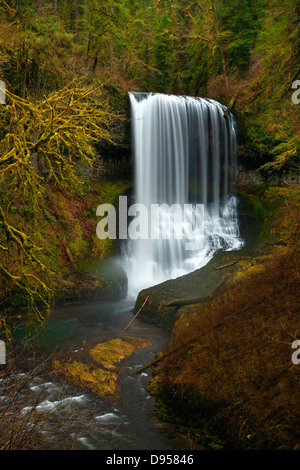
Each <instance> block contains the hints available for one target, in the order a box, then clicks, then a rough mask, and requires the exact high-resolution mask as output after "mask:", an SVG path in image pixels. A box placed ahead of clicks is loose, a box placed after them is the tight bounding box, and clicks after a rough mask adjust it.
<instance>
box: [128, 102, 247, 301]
mask: <svg viewBox="0 0 300 470" xmlns="http://www.w3.org/2000/svg"><path fill="white" fill-rule="evenodd" d="M129 97H130V104H131V115H132V136H133V152H134V167H135V194H134V198H135V202H136V203H139V204H143V205H144V206H145V207H147V208H148V212H149V214H151V207H153V205H154V204H159V205H163V204H164V205H168V206H169V207H170V206H172V205H173V204H176V205H179V206H180V207H182V208H183V207H185V206H184V205H188V206H187V214H188V216H187V219H186V221H185V219H183V221H180V220H177V219H176V217H173V218H172V217H171V219H172V224H173V225H172V235H173V236H171V237H170V236H169V237H166V236H165V235H164V232H163V229H164V220H167V219H164V218H163V215H161V218H160V219H159V220H157V219H156V225H157V227H156V229H157V230H159V236H158V237H156V238H154V239H153V237H152V238H151V237H150V236H148V238H147V239H143V238H138V239H135V240H129V241H128V242H127V244H126V249H125V251H126V252H125V256H124V268H125V270H126V272H127V276H128V286H129V295H130V294H132V295H136V294H137V293H138V292H139V291H140V290H141V289H143V288H146V287H149V286H152V285H155V284H158V283H160V282H163V281H165V280H167V279H171V278H176V277H178V276H180V275H183V274H186V273H188V272H192V271H194V270H195V269H198V268H200V267H202V266H204V265H205V264H206V263H207V262H208V261H209V260H210V259H211V258H212V257H213V255H214V254H215V253H216V252H217V251H219V250H227V251H229V250H236V249H239V248H240V247H241V246H242V244H243V242H242V240H241V239H240V237H239V228H238V221H237V207H236V206H237V203H236V198H235V197H234V195H233V194H232V190H233V183H234V173H235V167H236V126H235V120H234V117H233V116H232V114H231V113H230V114H229V115H228V116H226V117H224V113H225V111H226V107H224V106H222V105H221V104H220V103H218V102H216V101H214V100H211V99H203V98H192V97H186V96H174V95H164V94H153V93H149V94H148V93H129ZM197 204H198V205H199V204H203V205H204V239H203V243H202V245H201V247H200V248H199V249H197V250H187V249H186V246H187V245H186V242H187V238H186V237H185V236H183V237H181V238H180V237H176V233H177V231H178V230H182V225H183V224H184V223H190V224H191V227H190V230H193V228H192V224H195V222H193V220H194V218H193V216H194V215H195V213H196V208H197V207H198V206H197ZM163 210H164V206H162V213H161V214H163ZM188 211H190V213H188ZM169 221H170V219H169ZM193 227H194V225H193ZM188 230H189V228H187V233H190V232H188ZM195 233H196V231H195ZM149 234H150V228H149ZM202 237H203V234H202ZM144 238H145V237H144ZM199 246H200V245H199Z"/></svg>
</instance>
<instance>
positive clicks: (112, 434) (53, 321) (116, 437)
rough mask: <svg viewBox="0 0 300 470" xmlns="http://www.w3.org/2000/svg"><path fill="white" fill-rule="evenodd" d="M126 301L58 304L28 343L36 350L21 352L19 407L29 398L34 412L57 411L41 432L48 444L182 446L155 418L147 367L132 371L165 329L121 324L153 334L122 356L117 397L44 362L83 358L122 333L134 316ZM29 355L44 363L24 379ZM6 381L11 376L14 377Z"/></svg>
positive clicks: (164, 337) (151, 353)
mask: <svg viewBox="0 0 300 470" xmlns="http://www.w3.org/2000/svg"><path fill="white" fill-rule="evenodd" d="M132 308H133V301H130V300H123V301H116V302H106V303H99V304H85V305H73V306H67V307H62V308H57V309H56V310H54V311H53V313H52V314H51V316H50V318H49V319H48V320H47V323H46V327H45V329H44V330H43V331H42V332H41V333H40V334H39V335H38V343H37V345H36V341H35V342H34V348H33V349H34V351H35V353H34V354H33V353H31V354H29V355H28V354H27V355H26V357H25V359H23V361H24V362H23V373H22V372H19V373H18V374H17V375H18V376H19V377H21V380H22V377H24V384H23V385H22V387H21V388H22V390H21V394H23V396H24V402H25V403H26V406H22V407H21V411H20V414H21V415H24V414H26V413H28V414H30V412H31V411H32V410H33V404H34V406H35V413H36V412H37V413H41V414H43V413H47V412H53V411H55V413H54V419H51V418H50V419H47V420H46V425H44V426H43V429H42V431H41V432H42V433H43V434H44V435H45V436H46V437H47V441H48V443H49V442H50V446H52V445H53V448H58V449H60V448H67V449H68V448H76V449H90V450H93V449H96V450H178V449H183V450H184V449H187V448H188V443H187V442H186V441H185V440H184V439H183V438H180V436H174V435H169V434H168V432H167V430H166V428H165V426H164V425H162V424H161V423H158V422H157V421H156V420H155V419H154V418H153V416H152V412H153V408H154V399H153V397H151V396H150V395H149V393H148V391H147V387H148V384H149V380H150V377H149V375H148V372H149V371H148V370H147V371H145V372H143V373H141V374H138V375H133V372H134V371H135V370H137V369H139V368H140V367H141V366H142V365H145V364H147V363H149V362H151V361H152V360H153V359H154V358H155V355H156V353H158V352H159V351H161V350H162V349H163V348H164V346H165V345H166V344H167V342H168V334H167V333H166V332H164V331H163V330H161V329H159V328H157V327H155V326H153V325H149V324H147V323H144V322H142V321H140V320H139V319H136V320H135V321H134V322H133V323H132V325H131V326H130V327H129V329H128V330H127V331H126V333H125V334H124V336H135V337H139V338H143V339H146V340H148V341H151V345H149V346H147V347H145V348H144V349H140V350H137V351H135V352H134V353H133V354H132V355H131V356H129V357H127V358H125V359H124V360H123V361H121V363H120V371H119V375H118V388H119V393H118V397H117V398H116V399H111V398H102V397H98V396H97V395H95V394H93V393H92V392H90V391H89V390H88V389H86V388H84V387H80V386H75V385H74V384H71V383H70V382H68V381H65V379H60V378H59V377H57V376H56V375H54V374H53V373H52V372H51V369H50V367H48V365H47V364H48V362H47V361H49V359H48V357H50V362H51V361H52V359H53V358H57V357H58V358H67V359H69V358H70V359H72V360H73V361H74V360H78V361H79V362H80V361H81V360H83V361H84V357H85V356H87V354H88V350H89V349H90V348H91V347H93V346H95V345H96V344H98V343H101V342H105V341H107V340H110V339H113V338H118V337H122V332H123V330H124V328H125V327H126V326H127V325H128V323H129V322H130V321H131V320H132V318H133V316H132ZM15 326H16V334H17V335H18V336H19V337H20V338H22V337H24V336H23V335H24V333H25V331H24V329H23V326H21V324H20V323H19V324H18V325H17V324H15ZM53 351H54V352H53ZM44 360H45V364H44V365H43V361H44ZM33 361H35V362H36V361H37V363H39V362H41V363H42V366H41V367H40V369H39V373H35V374H34V375H33V376H32V378H30V375H29V379H28V374H26V373H25V374H24V371H26V368H27V369H28V370H30V367H31V368H32V363H33ZM20 370H22V369H20ZM25 378H26V380H25ZM7 380H12V377H10V378H9V379H7ZM1 389H3V384H2V387H1ZM0 395H4V396H2V397H0V399H2V400H4V401H5V393H4V394H3V393H1V394H0ZM50 416H51V415H50ZM57 416H59V419H58V418H57ZM74 417H75V419H74ZM61 423H63V424H61ZM64 423H67V424H64ZM51 442H52V444H51ZM48 445H49V444H48Z"/></svg>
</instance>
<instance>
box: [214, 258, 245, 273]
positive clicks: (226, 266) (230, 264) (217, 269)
mask: <svg viewBox="0 0 300 470" xmlns="http://www.w3.org/2000/svg"><path fill="white" fill-rule="evenodd" d="M238 262H239V260H237V261H233V263H228V264H223V266H219V267H218V268H214V269H215V270H216V271H219V270H220V269H224V268H228V267H229V266H234V265H235V264H236V263H238Z"/></svg>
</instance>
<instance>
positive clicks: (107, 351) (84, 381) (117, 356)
mask: <svg viewBox="0 0 300 470" xmlns="http://www.w3.org/2000/svg"><path fill="white" fill-rule="evenodd" d="M150 344H151V343H150V342H149V341H146V340H144V339H141V338H132V337H125V338H122V339H121V338H115V339H112V340H110V341H107V342H105V343H99V344H97V345H96V346H94V347H93V348H91V349H90V350H89V357H90V363H88V364H87V363H86V362H88V361H86V362H85V363H83V362H79V361H72V360H68V361H65V360H55V361H53V370H54V372H55V373H56V374H59V375H64V376H65V377H66V378H67V379H68V380H70V381H71V382H73V383H74V384H76V385H79V386H82V387H86V388H88V389H89V390H91V391H92V392H93V393H96V394H97V395H101V396H112V397H115V396H117V392H118V387H117V378H118V366H119V363H120V362H121V361H122V360H123V359H125V358H126V357H128V356H130V355H131V354H132V353H133V352H134V351H136V350H137V349H142V348H145V347H146V346H148V345H150Z"/></svg>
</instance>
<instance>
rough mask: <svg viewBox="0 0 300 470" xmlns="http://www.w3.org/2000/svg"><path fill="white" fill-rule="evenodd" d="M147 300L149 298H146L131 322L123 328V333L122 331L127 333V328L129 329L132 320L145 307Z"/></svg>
mask: <svg viewBox="0 0 300 470" xmlns="http://www.w3.org/2000/svg"><path fill="white" fill-rule="evenodd" d="M148 299H149V296H148V297H147V298H146V300H145V301H144V303H143V305H142V306H141V308H140V309H139V311H138V312H137V314H136V315H135V316H134V317H133V319H132V320H131V322H129V323H128V325H127V326H126V328H124V330H123V333H124V331H127V330H128V328H129V327H130V325H131V324H132V323H133V322H134V320H135V319H136V317H137V316H138V315H139V314H140V312H141V310H142V308H143V307H144V306H145V305H146V302H147V300H148Z"/></svg>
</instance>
